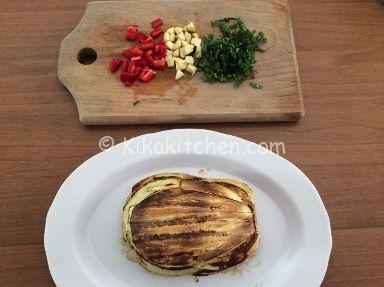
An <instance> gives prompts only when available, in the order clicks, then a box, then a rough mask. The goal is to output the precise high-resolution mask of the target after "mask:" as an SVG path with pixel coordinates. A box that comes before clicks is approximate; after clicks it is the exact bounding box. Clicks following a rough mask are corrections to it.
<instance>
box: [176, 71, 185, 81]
mask: <svg viewBox="0 0 384 287" xmlns="http://www.w3.org/2000/svg"><path fill="white" fill-rule="evenodd" d="M183 76H184V73H183V72H182V71H180V70H177V71H176V77H175V80H176V81H177V80H178V79H181V78H182V77H183Z"/></svg>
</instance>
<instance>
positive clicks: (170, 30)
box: [167, 27, 175, 34]
mask: <svg viewBox="0 0 384 287" xmlns="http://www.w3.org/2000/svg"><path fill="white" fill-rule="evenodd" d="M167 33H169V34H174V33H175V27H171V28H169V29H168V30H167Z"/></svg>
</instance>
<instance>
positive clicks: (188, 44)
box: [164, 22, 202, 80]
mask: <svg viewBox="0 0 384 287" xmlns="http://www.w3.org/2000/svg"><path fill="white" fill-rule="evenodd" d="M164 41H165V45H166V47H167V54H166V57H165V61H166V63H167V66H168V67H169V68H173V67H175V69H176V77H175V79H176V80H178V79H180V78H182V77H183V76H184V73H183V72H182V71H183V70H186V71H188V72H189V73H190V74H191V75H194V74H195V73H196V71H197V67H196V66H194V65H193V64H194V62H195V58H200V57H201V53H202V51H201V50H202V49H201V39H200V38H199V35H198V34H197V33H196V28H195V25H194V24H193V22H190V23H189V24H188V25H187V26H185V27H184V28H181V27H171V28H169V29H168V30H167V31H166V33H165V34H164ZM188 55H189V56H188Z"/></svg>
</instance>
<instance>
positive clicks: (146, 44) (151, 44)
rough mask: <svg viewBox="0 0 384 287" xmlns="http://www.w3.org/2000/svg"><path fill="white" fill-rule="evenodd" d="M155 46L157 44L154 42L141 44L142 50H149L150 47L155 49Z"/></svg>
mask: <svg viewBox="0 0 384 287" xmlns="http://www.w3.org/2000/svg"><path fill="white" fill-rule="evenodd" d="M154 47H155V44H154V43H153V41H152V42H144V43H143V44H141V50H143V51H145V50H149V49H153V48H154Z"/></svg>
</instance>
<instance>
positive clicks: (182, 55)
mask: <svg viewBox="0 0 384 287" xmlns="http://www.w3.org/2000/svg"><path fill="white" fill-rule="evenodd" d="M184 48H185V47H183V48H180V49H179V56H180V58H183V59H184V58H185V53H184Z"/></svg>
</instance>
